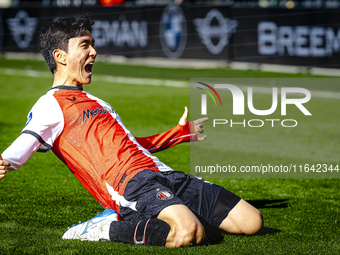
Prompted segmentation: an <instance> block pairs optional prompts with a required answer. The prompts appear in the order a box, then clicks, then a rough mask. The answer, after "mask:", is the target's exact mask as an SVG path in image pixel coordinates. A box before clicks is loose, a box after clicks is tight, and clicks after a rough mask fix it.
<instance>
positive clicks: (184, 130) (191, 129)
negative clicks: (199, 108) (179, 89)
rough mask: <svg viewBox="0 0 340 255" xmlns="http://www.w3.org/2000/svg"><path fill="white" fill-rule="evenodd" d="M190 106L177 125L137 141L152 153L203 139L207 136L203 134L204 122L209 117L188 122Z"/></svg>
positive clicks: (137, 138) (138, 138) (139, 138)
mask: <svg viewBox="0 0 340 255" xmlns="http://www.w3.org/2000/svg"><path fill="white" fill-rule="evenodd" d="M188 114H189V111H188V108H187V107H185V110H184V113H183V116H182V117H181V118H180V120H179V123H178V124H177V126H175V127H173V128H172V129H170V130H168V131H166V132H164V133H161V134H157V135H153V136H148V137H136V140H137V142H138V143H139V144H140V145H141V146H143V147H144V148H145V149H147V150H148V151H150V152H151V153H154V152H158V151H162V150H165V149H168V148H170V147H173V146H175V145H177V144H179V143H182V142H190V141H203V140H205V139H206V136H205V135H204V136H198V135H201V134H203V132H204V130H203V122H205V121H207V120H208V119H209V118H201V119H198V120H195V121H190V122H188Z"/></svg>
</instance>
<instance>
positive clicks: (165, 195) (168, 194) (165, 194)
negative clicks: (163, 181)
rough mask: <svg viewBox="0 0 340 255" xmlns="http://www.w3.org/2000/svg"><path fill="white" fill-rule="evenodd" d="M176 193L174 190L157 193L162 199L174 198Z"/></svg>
mask: <svg viewBox="0 0 340 255" xmlns="http://www.w3.org/2000/svg"><path fill="white" fill-rule="evenodd" d="M173 196H174V194H172V192H170V191H167V190H163V191H160V192H158V193H157V198H158V199H160V200H167V199H171V198H173Z"/></svg>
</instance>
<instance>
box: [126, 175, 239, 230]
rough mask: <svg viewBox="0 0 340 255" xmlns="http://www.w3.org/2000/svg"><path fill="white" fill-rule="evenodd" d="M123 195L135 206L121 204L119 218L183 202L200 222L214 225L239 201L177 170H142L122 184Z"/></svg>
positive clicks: (138, 217) (140, 215) (154, 212)
mask: <svg viewBox="0 0 340 255" xmlns="http://www.w3.org/2000/svg"><path fill="white" fill-rule="evenodd" d="M123 197H124V198H125V199H126V200H127V201H129V202H137V204H136V207H135V209H136V210H134V209H131V208H129V207H124V206H121V208H120V214H121V218H122V219H123V220H142V219H149V218H152V217H156V216H157V215H158V214H159V213H160V212H161V211H162V210H163V209H164V208H165V207H168V206H170V205H174V204H183V205H186V206H187V207H188V208H189V209H190V210H191V211H192V212H193V213H194V214H195V215H196V216H197V217H198V218H199V219H200V220H201V221H202V219H203V221H206V222H207V223H208V224H210V225H211V226H213V227H218V226H219V225H220V224H221V223H222V221H223V220H224V219H225V217H227V215H228V213H229V212H230V210H231V209H233V208H234V206H235V205H236V204H237V203H238V202H239V201H240V199H241V198H240V197H238V196H237V195H235V194H233V193H231V192H230V191H228V190H226V189H224V188H222V187H221V186H218V185H216V184H213V183H210V182H207V181H204V180H203V179H202V178H198V177H195V176H193V175H187V174H184V173H182V172H178V171H170V172H158V171H151V170H144V171H142V172H140V173H138V174H136V176H134V177H133V178H132V179H131V180H130V181H129V182H128V184H127V185H126V188H125V192H124V195H123Z"/></svg>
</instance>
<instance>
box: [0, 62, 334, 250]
mask: <svg viewBox="0 0 340 255" xmlns="http://www.w3.org/2000/svg"><path fill="white" fill-rule="evenodd" d="M5 69H10V70H12V71H13V70H15V69H16V70H18V71H19V72H22V71H24V70H35V71H42V72H46V73H47V72H48V70H47V67H46V64H45V63H44V62H41V61H22V60H5V59H0V152H2V151H4V150H5V149H6V148H7V147H8V146H9V145H10V144H11V143H12V142H13V141H14V139H15V138H16V137H17V136H18V135H19V134H20V132H21V130H22V128H23V127H24V125H25V121H26V117H27V113H28V112H29V110H30V108H31V107H32V105H33V104H34V103H35V101H36V100H37V99H38V98H39V97H40V96H41V95H43V94H44V93H46V91H47V90H48V89H49V88H50V86H51V84H52V75H50V76H46V77H45V76H44V77H25V76H21V75H13V74H10V73H9V72H7V74H4V73H6V72H5ZM96 75H112V76H121V77H136V78H152V79H171V80H182V81H187V82H189V79H190V78H199V77H205V78H207V77H208V78H218V77H221V78H226V77H235V78H247V77H249V78H260V77H262V78H267V77H286V78H288V77H291V78H311V77H312V76H309V75H302V74H300V75H283V74H277V73H263V72H257V71H232V70H227V69H215V70H190V69H165V68H151V67H142V66H125V65H113V64H104V63H100V62H98V63H96V64H95V66H94V77H96ZM339 88H340V86H339ZM339 88H334V90H335V92H336V91H339ZM85 90H86V91H89V92H90V93H92V94H94V95H96V96H98V97H100V98H102V99H104V100H105V101H107V102H109V103H110V104H111V105H112V106H113V108H114V109H115V110H116V111H117V112H118V113H119V114H120V116H121V117H122V119H123V122H124V124H125V125H126V127H127V128H128V129H129V130H130V131H131V132H132V134H134V135H135V136H146V135H152V134H155V133H157V132H162V131H165V130H167V129H169V128H171V127H172V126H174V125H176V123H177V122H178V120H179V118H180V116H181V115H182V113H183V109H184V106H189V105H190V95H189V88H176V87H164V86H163V87H161V86H146V85H143V86H141V85H131V84H118V83H109V82H104V81H99V80H95V79H94V81H93V82H92V83H91V85H87V86H85ZM338 102H340V101H339V100H338ZM313 109H314V111H317V107H314V108H313ZM338 113H339V111H338ZM338 117H340V114H338ZM319 128H320V131H319V135H320V137H316V138H315V143H317V141H318V140H322V138H323V133H324V132H323V131H324V130H323V127H322V126H320V127H319ZM324 128H327V127H324ZM338 131H339V127H337V129H336V130H335V131H334V132H333V133H334V134H335V135H334V137H333V138H332V139H333V140H334V142H335V143H336V141H338V142H337V144H339V132H338ZM327 134H330V132H329V130H328V131H327ZM208 139H209V138H208ZM327 139H329V137H328V138H327ZM189 148H190V146H189V144H181V145H179V146H176V147H174V148H171V149H169V150H167V151H164V152H161V153H158V154H156V156H158V157H159V158H160V159H161V160H162V161H164V162H165V163H166V164H168V165H169V166H171V167H173V168H174V169H176V170H181V171H184V172H187V173H188V172H189V168H190V167H189V165H190V159H189V156H190V152H189ZM235 155H237V157H239V160H240V161H242V162H244V164H246V163H249V164H251V162H247V160H248V158H247V157H243V156H242V153H235ZM259 157H260V156H259ZM273 157H277V156H275V155H273ZM249 160H253V159H249ZM338 163H339V164H340V161H339V162H338ZM339 174H340V173H339ZM210 181H213V182H215V183H217V184H219V185H222V186H224V187H226V188H227V189H229V190H231V191H232V192H234V193H236V194H238V195H240V196H241V197H242V198H243V199H245V200H247V201H249V202H250V203H252V204H253V205H254V206H256V207H257V208H259V210H260V211H261V212H262V214H263V216H264V227H265V229H264V230H265V231H264V232H265V233H264V234H263V235H256V236H237V235H224V234H223V235H221V236H218V237H208V238H207V240H206V242H205V243H204V244H203V245H200V246H188V247H185V248H178V249H177V248H176V249H174V248H173V249H169V248H164V247H148V246H136V245H127V244H122V243H111V242H81V241H77V240H62V239H61V236H62V234H63V232H64V231H65V230H66V228H67V227H68V226H70V225H72V224H73V223H78V221H86V220H88V219H89V218H91V217H93V216H95V214H96V212H97V211H101V210H102V208H101V206H100V205H99V204H98V203H97V202H96V201H95V199H94V198H92V197H91V195H90V194H89V193H88V192H87V191H86V190H85V188H83V186H82V185H81V184H80V183H79V182H78V180H77V179H76V178H75V177H74V176H73V175H72V174H71V172H70V171H69V170H68V169H67V167H66V166H64V165H63V163H62V162H60V161H59V160H58V159H57V158H56V157H55V156H54V155H53V153H51V152H50V153H47V154H42V153H36V154H34V155H33V156H32V157H31V158H30V160H29V161H28V162H27V164H26V165H25V166H24V167H23V168H22V169H20V170H19V171H15V172H12V173H9V174H8V175H7V176H6V178H5V179H3V180H1V181H0V254H131V253H136V254H183V253H184V254H339V253H340V242H339V239H340V224H339V222H340V215H339V211H340V191H339V188H340V180H339V179H292V178H291V179H288V178H287V179H260V178H258V179H227V178H221V179H211V180H210Z"/></svg>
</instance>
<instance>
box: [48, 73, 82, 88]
mask: <svg viewBox="0 0 340 255" xmlns="http://www.w3.org/2000/svg"><path fill="white" fill-rule="evenodd" d="M61 85H62V86H72V87H81V88H82V87H83V84H81V83H77V82H75V81H73V80H71V79H70V78H69V77H68V76H67V75H66V74H65V73H62V74H61V73H60V72H56V73H55V74H54V79H53V84H52V88H53V87H56V86H61Z"/></svg>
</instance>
